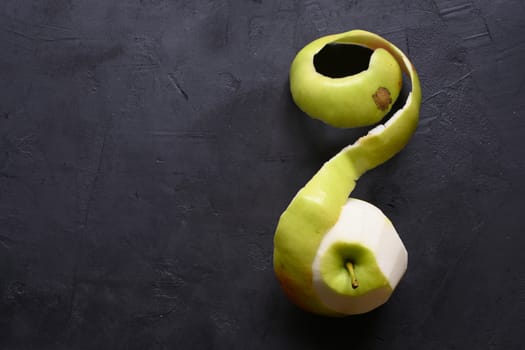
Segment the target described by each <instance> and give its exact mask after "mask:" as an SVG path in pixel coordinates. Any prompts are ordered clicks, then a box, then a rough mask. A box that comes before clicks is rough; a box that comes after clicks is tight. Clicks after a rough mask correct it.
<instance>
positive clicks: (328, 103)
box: [273, 30, 421, 316]
mask: <svg viewBox="0 0 525 350" xmlns="http://www.w3.org/2000/svg"><path fill="white" fill-rule="evenodd" d="M329 43H343V44H354V45H362V46H365V47H368V48H370V49H372V50H374V53H373V54H372V56H371V62H370V65H369V68H368V69H367V70H366V71H364V72H361V73H358V74H356V75H353V76H350V77H344V78H329V77H326V76H323V75H322V74H319V73H318V72H317V71H316V70H315V67H314V66H313V56H314V55H315V54H316V53H318V52H319V51H320V50H321V49H322V48H323V47H324V46H325V45H326V44H329ZM401 71H404V72H405V73H406V74H408V75H409V76H410V80H411V85H412V91H411V92H410V93H409V95H408V98H407V101H406V103H405V105H404V106H403V107H402V108H401V109H400V110H398V111H397V112H396V113H395V114H394V115H393V116H392V117H391V118H390V120H388V121H387V122H386V123H385V124H381V125H378V126H376V127H375V128H373V129H372V130H371V131H370V132H369V133H368V134H367V135H365V136H363V137H361V138H360V139H359V140H357V141H356V142H355V143H354V144H352V145H349V146H347V147H345V148H344V149H342V150H341V151H340V152H339V153H338V154H336V155H335V156H334V157H333V158H332V159H330V160H329V161H328V162H326V163H325V164H324V165H323V166H322V167H321V169H320V170H319V171H318V172H317V173H316V174H315V175H314V176H313V177H312V179H311V180H310V181H309V182H308V183H307V184H306V185H305V186H304V187H303V188H302V189H301V190H300V191H299V192H298V193H297V194H296V196H295V197H294V198H293V199H292V201H291V203H290V204H289V206H288V208H287V209H286V210H285V211H284V212H283V214H282V215H281V217H280V220H279V223H278V225H277V229H276V232H275V237H274V254H273V261H274V270H275V273H276V276H277V278H278V280H279V281H280V284H281V286H282V288H283V290H284V292H285V293H286V294H287V295H288V296H289V298H290V299H291V300H292V301H293V302H295V303H296V304H297V305H299V306H300V307H302V308H304V309H305V310H308V311H311V312H314V313H318V314H323V315H331V316H342V315H349V314H359V313H363V312H367V311H370V310H372V309H374V308H376V307H378V306H380V305H382V304H384V303H385V302H386V301H387V300H388V298H389V297H390V295H391V293H392V292H393V291H394V289H395V287H396V285H397V284H398V282H399V280H400V279H401V277H402V276H403V274H404V272H405V270H406V265H407V253H406V250H405V248H404V246H403V244H402V242H401V240H400V238H399V236H398V234H397V233H396V231H395V229H394V227H393V225H392V223H391V222H390V220H388V218H386V217H385V216H384V215H383V214H382V212H381V211H380V210H379V209H377V208H376V207H374V206H373V205H371V204H368V203H366V202H364V201H360V200H357V199H349V196H350V193H351V192H352V190H353V189H354V187H355V185H356V181H357V179H359V177H360V176H362V175H363V174H364V173H365V172H366V171H368V170H370V169H372V168H374V167H376V166H378V165H380V164H382V163H384V162H385V161H387V160H388V159H390V158H391V157H393V156H394V155H395V154H396V153H398V152H399V151H401V150H402V149H403V148H404V146H405V145H406V144H407V143H408V141H409V140H410V138H411V137H412V135H413V134H414V131H415V130H416V127H417V122H418V116H419V108H420V105H421V88H420V84H419V78H418V75H417V72H416V70H415V69H414V67H413V65H412V63H411V62H410V61H409V60H408V58H407V57H406V56H405V55H404V54H403V52H402V51H401V50H399V49H398V48H397V47H395V46H394V45H393V44H391V43H390V42H388V41H387V40H385V39H383V38H381V37H379V36H377V35H375V34H372V33H370V32H366V31H361V30H355V31H350V32H346V33H341V34H336V35H330V36H326V37H323V38H320V39H317V40H315V41H313V42H312V43H310V44H308V45H307V46H305V48H303V49H302V50H301V51H300V52H299V53H298V54H297V56H296V58H295V59H294V61H293V63H292V66H291V69H290V88H291V91H292V96H293V99H294V101H295V103H296V104H297V105H298V106H299V108H301V109H302V110H303V111H305V112H306V113H307V114H309V115H310V116H311V117H313V118H317V119H320V120H322V121H324V122H326V123H328V124H330V125H333V126H336V127H350V126H361V125H371V124H374V123H376V122H377V121H378V120H380V119H381V118H382V117H384V115H385V114H386V113H387V112H388V110H390V107H391V104H392V103H393V101H395V98H397V96H398V95H399V90H400V87H401V81H400V80H399V79H400V72H401ZM383 89H384V90H383ZM385 90H388V95H386V91H385ZM378 99H379V102H378Z"/></svg>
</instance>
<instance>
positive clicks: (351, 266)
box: [346, 261, 359, 289]
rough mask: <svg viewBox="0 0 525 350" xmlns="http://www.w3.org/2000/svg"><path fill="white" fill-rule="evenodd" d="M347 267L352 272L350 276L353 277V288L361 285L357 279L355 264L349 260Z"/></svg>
mask: <svg viewBox="0 0 525 350" xmlns="http://www.w3.org/2000/svg"><path fill="white" fill-rule="evenodd" d="M346 269H347V270H348V273H350V277H351V278H352V288H353V289H356V288H357V287H359V282H358V281H357V277H356V275H355V271H354V264H353V263H352V262H351V261H349V262H347V263H346Z"/></svg>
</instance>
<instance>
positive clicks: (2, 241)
mask: <svg viewBox="0 0 525 350" xmlns="http://www.w3.org/2000/svg"><path fill="white" fill-rule="evenodd" d="M7 242H12V240H11V239H10V238H9V237H6V236H2V235H0V245H1V246H2V247H4V248H6V249H11V246H10V245H9V244H7Z"/></svg>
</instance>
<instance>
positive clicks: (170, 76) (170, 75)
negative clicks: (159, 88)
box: [168, 73, 189, 101]
mask: <svg viewBox="0 0 525 350" xmlns="http://www.w3.org/2000/svg"><path fill="white" fill-rule="evenodd" d="M168 79H169V81H170V82H171V85H172V86H173V87H174V88H175V89H177V91H178V92H179V93H180V94H181V95H182V96H183V97H184V99H185V100H186V101H188V100H189V97H188V94H187V93H186V91H184V89H183V88H182V86H181V85H180V84H179V82H178V81H177V79H176V78H175V75H174V74H173V73H168Z"/></svg>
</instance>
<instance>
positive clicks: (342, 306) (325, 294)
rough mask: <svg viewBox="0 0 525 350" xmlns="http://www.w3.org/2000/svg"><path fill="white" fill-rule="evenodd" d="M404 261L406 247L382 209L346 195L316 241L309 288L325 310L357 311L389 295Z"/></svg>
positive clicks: (363, 310) (359, 311)
mask: <svg viewBox="0 0 525 350" xmlns="http://www.w3.org/2000/svg"><path fill="white" fill-rule="evenodd" d="M407 262H408V253H407V250H406V249H405V246H404V245H403V242H402V241H401V239H400V238H399V235H398V233H397V232H396V230H395V228H394V226H393V225H392V222H391V221H390V220H389V219H388V218H387V217H386V216H385V215H384V214H383V212H382V211H381V210H380V209H378V208H377V207H375V206H373V205H372V204H370V203H368V202H365V201H362V200H359V199H355V198H349V200H348V201H347V203H346V204H345V205H344V206H343V208H342V211H341V214H340V216H339V219H338V221H337V222H336V224H335V225H334V226H333V227H332V229H330V231H329V232H327V234H326V235H325V236H324V237H323V239H322V241H321V244H320V245H319V248H318V250H317V253H316V256H315V259H314V261H313V264H312V271H313V287H314V289H315V291H316V293H317V295H318V297H319V299H320V300H321V302H322V303H323V304H324V305H325V306H326V307H327V308H328V309H331V310H333V311H334V312H336V313H339V314H344V315H354V314H362V313H365V312H368V311H370V310H373V309H375V308H377V307H378V306H380V305H382V304H384V303H385V302H386V301H387V300H388V299H389V298H390V295H391V294H392V292H393V291H394V289H395V287H396V286H397V284H398V283H399V281H400V279H401V277H403V275H404V273H405V271H406V269H407Z"/></svg>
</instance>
